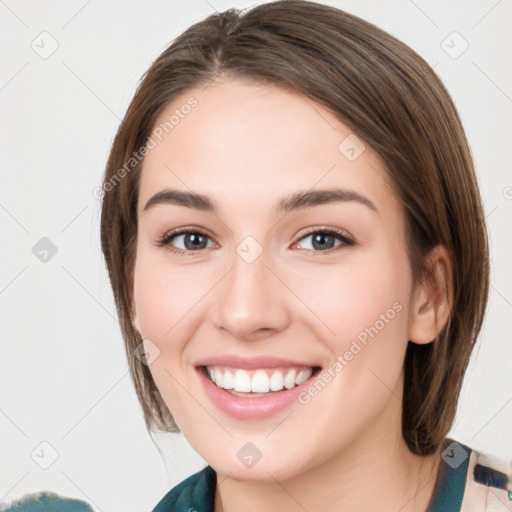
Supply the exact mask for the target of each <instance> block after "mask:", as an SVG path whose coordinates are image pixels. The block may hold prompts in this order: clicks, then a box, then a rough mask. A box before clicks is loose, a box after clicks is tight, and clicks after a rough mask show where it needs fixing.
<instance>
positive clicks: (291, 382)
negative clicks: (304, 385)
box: [284, 370, 295, 389]
mask: <svg viewBox="0 0 512 512" xmlns="http://www.w3.org/2000/svg"><path fill="white" fill-rule="evenodd" d="M294 386H295V370H290V371H289V372H288V373H287V374H286V377H285V378H284V387H285V388H286V389H292V388H293V387H294Z"/></svg>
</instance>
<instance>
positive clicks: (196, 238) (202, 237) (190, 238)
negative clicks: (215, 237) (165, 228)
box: [156, 228, 214, 256]
mask: <svg viewBox="0 0 512 512" xmlns="http://www.w3.org/2000/svg"><path fill="white" fill-rule="evenodd" d="M208 241H210V242H211V240H210V237H209V236H208V235H207V234H206V233H203V232H202V231H199V230H191V229H189V228H188V229H184V228H183V229H179V230H178V229H177V230H174V231H171V232H169V233H166V234H165V235H164V236H163V237H162V238H160V239H159V240H158V241H157V242H156V244H157V245H158V246H159V247H165V249H166V250H167V251H169V252H172V253H176V254H186V255H189V256H190V255H193V254H194V253H195V252H196V251H200V250H201V249H206V248H209V247H211V245H208ZM212 244H213V242H212ZM176 245H179V246H181V247H176ZM213 245H214V244H213Z"/></svg>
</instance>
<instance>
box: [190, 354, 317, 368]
mask: <svg viewBox="0 0 512 512" xmlns="http://www.w3.org/2000/svg"><path fill="white" fill-rule="evenodd" d="M195 366H227V367H230V368H240V369H246V370H254V369H257V368H277V367H279V366H284V367H286V366H303V367H305V368H314V367H315V366H319V365H315V364H311V363H310V362H303V361H293V360H291V359H285V358H281V357H276V356H271V355H269V356H264V355H261V356H251V357H247V356H242V355H236V354H226V355H219V356H212V357H207V358H205V359H201V360H200V361H198V362H197V363H196V364H195Z"/></svg>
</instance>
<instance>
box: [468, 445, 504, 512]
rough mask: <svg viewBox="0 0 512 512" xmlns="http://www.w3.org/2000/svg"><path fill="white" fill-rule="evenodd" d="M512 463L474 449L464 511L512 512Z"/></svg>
mask: <svg viewBox="0 0 512 512" xmlns="http://www.w3.org/2000/svg"><path fill="white" fill-rule="evenodd" d="M511 470H512V468H511V467H510V461H507V460H506V459H505V458H502V459H501V458H497V457H491V456H489V455H487V454H485V453H483V452H480V451H476V450H470V451H469V457H468V468H467V474H466V485H465V489H464V497H463V500H462V505H461V508H460V512H484V511H488V512H491V511H498V510H499V511H501V512H506V511H512V475H511V472H512V471H511Z"/></svg>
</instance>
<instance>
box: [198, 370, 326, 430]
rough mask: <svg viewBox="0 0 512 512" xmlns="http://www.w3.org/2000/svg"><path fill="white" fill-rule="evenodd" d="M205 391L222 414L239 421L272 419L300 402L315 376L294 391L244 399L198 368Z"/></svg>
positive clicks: (285, 390)
mask: <svg viewBox="0 0 512 512" xmlns="http://www.w3.org/2000/svg"><path fill="white" fill-rule="evenodd" d="M196 370H197V373H198V374H199V378H200V380H201V383H202V385H203V387H204V390H205V392H206V394H207V395H208V397H209V398H210V400H211V401H212V402H213V404H214V405H215V406H216V407H217V408H218V409H220V410H221V411H222V412H224V413H226V414H228V415H229V416H232V417H233V418H237V419H239V420H253V419H263V418H270V417H272V416H274V415H276V414H278V413H279V412H281V411H283V410H284V409H286V408H287V407H289V406H290V405H291V404H293V403H294V402H297V401H298V395H299V394H300V393H301V391H303V390H304V389H305V388H307V387H308V386H309V384H310V381H311V379H312V378H314V377H315V376H316V373H315V374H313V376H312V377H310V378H309V379H308V380H306V381H305V382H303V383H302V384H299V385H298V386H295V387H294V388H292V389H284V390H282V391H277V392H273V393H270V394H269V395H268V396H261V397H254V398H249V397H247V398H246V397H243V396H237V395H232V394H231V393H229V392H228V391H226V390H225V389H222V388H219V386H217V385H216V384H214V383H213V382H212V381H211V380H210V379H209V378H208V377H207V376H206V375H205V374H204V372H203V370H202V369H201V368H196Z"/></svg>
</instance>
